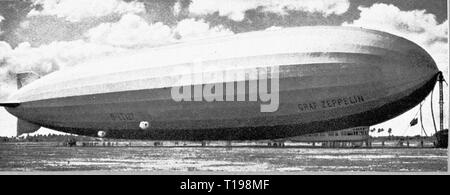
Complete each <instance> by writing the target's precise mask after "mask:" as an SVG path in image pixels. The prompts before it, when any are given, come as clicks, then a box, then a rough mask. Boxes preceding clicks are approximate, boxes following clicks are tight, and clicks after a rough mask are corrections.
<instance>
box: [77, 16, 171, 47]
mask: <svg viewBox="0 0 450 195" xmlns="http://www.w3.org/2000/svg"><path fill="white" fill-rule="evenodd" d="M86 36H87V37H88V38H89V40H90V41H91V42H93V43H99V44H107V45H112V46H119V47H144V46H147V47H151V46H156V45H161V44H166V43H168V42H171V41H172V32H171V28H170V27H169V26H166V25H164V24H163V23H161V22H158V23H155V24H151V25H150V24H148V23H147V22H146V21H145V20H144V19H142V18H141V17H139V16H137V15H134V14H126V15H124V16H123V17H122V18H121V19H120V20H119V21H118V22H117V23H104V24H101V25H99V26H97V27H95V28H92V29H90V30H89V31H88V32H87V33H86Z"/></svg>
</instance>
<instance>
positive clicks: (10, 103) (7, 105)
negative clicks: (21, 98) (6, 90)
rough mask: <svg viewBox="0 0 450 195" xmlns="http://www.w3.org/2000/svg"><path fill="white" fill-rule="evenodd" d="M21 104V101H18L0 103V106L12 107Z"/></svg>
mask: <svg viewBox="0 0 450 195" xmlns="http://www.w3.org/2000/svg"><path fill="white" fill-rule="evenodd" d="M19 105H20V103H18V102H8V103H0V106H3V107H11V108H14V107H17V106H19Z"/></svg>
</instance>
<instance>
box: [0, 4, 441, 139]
mask: <svg viewBox="0 0 450 195" xmlns="http://www.w3.org/2000/svg"><path fill="white" fill-rule="evenodd" d="M314 25H333V26H358V27H364V28H369V29H375V30H381V31H386V32H389V33H392V34H395V35H398V36H402V37H405V38H407V39H409V40H411V41H413V42H415V43H417V44H418V45H420V46H422V47H423V48H424V49H425V50H427V51H428V52H429V53H430V55H431V56H432V57H433V59H434V60H435V61H436V63H437V65H438V67H439V69H440V70H441V71H443V72H444V75H445V78H446V80H448V64H449V60H448V58H449V57H448V15H447V1H446V0H226V1H224V0H137V1H136V0H28V1H24V0H23V1H20V0H16V1H5V0H0V101H1V100H4V99H7V97H8V96H9V95H10V94H11V93H13V92H14V91H16V90H17V87H16V83H15V73H16V72H22V71H30V70H31V71H34V72H36V73H38V74H40V75H46V74H49V73H51V72H54V71H57V70H61V69H64V68H67V67H73V66H76V65H77V64H80V63H81V62H83V61H85V60H90V59H93V58H99V57H102V56H106V55H111V54H117V53H121V52H128V51H135V50H142V49H145V48H149V47H157V46H160V45H165V44H170V43H173V42H175V41H183V40H189V39H198V38H204V37H213V36H222V35H230V34H238V33H244V32H250V31H261V30H266V29H271V28H288V27H297V26H314ZM436 86H437V85H436ZM444 86H445V85H444ZM444 90H445V95H446V96H448V86H445V87H444ZM434 91H435V93H434V96H433V99H434V101H433V103H434V111H435V117H436V118H438V110H439V107H438V104H437V102H438V88H437V87H436V88H435V90H434ZM430 99H431V98H430V97H427V98H426V100H425V101H424V102H423V107H422V112H423V114H422V115H423V123H424V127H425V130H426V132H427V134H432V133H434V127H433V123H432V120H431V111H430ZM445 99H446V100H448V97H445ZM448 107H449V106H448V104H447V105H445V106H444V108H445V112H444V113H445V119H446V120H445V121H444V122H445V123H444V124H445V126H446V127H447V128H448V125H447V124H448V116H449V115H448ZM418 111H419V106H417V107H415V108H413V109H411V110H410V111H408V112H406V113H404V114H402V115H400V116H398V117H396V118H394V119H391V120H389V121H386V122H384V123H382V124H378V125H375V126H372V127H371V128H376V129H379V128H384V129H386V130H385V131H384V132H381V133H371V135H373V136H384V135H388V133H387V129H388V128H392V134H393V135H403V136H405V135H409V136H414V135H420V134H422V135H423V133H422V132H421V128H420V125H415V126H412V127H409V122H410V121H411V120H412V119H413V118H414V117H415V116H419V115H418V114H417V113H418ZM436 122H438V121H436ZM437 125H438V124H437ZM15 129H16V118H15V117H14V116H12V115H10V114H9V113H7V112H6V111H5V110H4V109H3V108H0V136H14V135H15V134H16V130H15ZM37 133H38V134H47V133H55V131H51V130H49V129H45V128H41V129H40V130H39V131H38V132H37Z"/></svg>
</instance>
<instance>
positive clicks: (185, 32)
mask: <svg viewBox="0 0 450 195" xmlns="http://www.w3.org/2000/svg"><path fill="white" fill-rule="evenodd" d="M174 33H175V34H176V35H177V36H180V39H182V40H189V39H197V38H207V37H215V36H224V35H230V34H234V33H233V32H232V31H231V30H229V29H227V28H225V27H223V26H221V25H219V26H215V27H211V26H210V25H209V24H208V23H206V22H205V21H204V20H195V19H192V18H191V19H184V20H182V21H180V22H179V23H178V24H177V26H176V27H175V28H174Z"/></svg>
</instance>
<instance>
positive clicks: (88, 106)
mask: <svg viewBox="0 0 450 195" xmlns="http://www.w3.org/2000/svg"><path fill="white" fill-rule="evenodd" d="M199 67H200V68H199ZM241 73H245V74H244V75H247V76H243V77H240V76H236V75H240V74H241ZM438 74H439V70H438V69H437V67H436V64H435V62H434V61H433V59H432V58H431V57H430V55H429V54H428V53H427V52H426V51H425V50H423V49H422V48H421V47H419V46H418V45H416V44H414V43H413V42H411V41H408V40H406V39H404V38H401V37H398V36H395V35H391V34H388V33H384V32H379V31H373V30H366V29H361V28H350V27H300V28H290V29H283V30H277V31H263V32H251V33H242V34H238V35H233V36H229V37H221V38H212V39H205V40H198V41H191V42H186V43H178V44H173V45H169V46H163V47H158V48H152V49H148V50H144V51H142V52H139V53H129V54H126V55H124V56H110V57H107V58H104V59H100V60H95V61H90V62H86V63H85V64H82V65H79V66H76V67H73V68H68V69H65V70H61V71H56V72H54V73H51V74H49V75H47V76H45V77H43V78H41V79H39V80H37V81H35V82H33V83H31V84H29V85H27V86H25V87H23V88H21V89H20V90H19V91H18V92H17V93H15V94H13V95H12V96H10V97H9V101H10V102H15V105H14V106H12V104H9V106H8V105H7V104H3V105H4V106H6V109H7V110H8V111H9V112H10V113H12V114H13V115H15V116H17V117H18V118H19V119H20V120H19V121H22V123H23V124H27V125H23V124H22V126H24V129H25V130H20V127H18V128H19V129H18V131H19V132H27V131H29V130H26V129H27V128H26V127H27V126H28V127H30V125H31V126H35V127H39V126H43V127H48V128H51V129H55V130H58V131H62V132H68V133H74V134H80V135H88V136H97V135H98V132H99V131H102V132H105V134H104V136H105V137H110V138H127V139H154V140H255V139H276V138H283V137H294V136H299V135H303V134H309V133H315V132H324V131H333V130H340V129H345V128H350V127H355V126H370V125H374V124H377V123H381V122H384V121H386V120H389V119H391V118H394V117H396V116H398V115H400V114H402V113H404V112H406V111H407V110H409V109H411V108H413V107H414V106H415V105H417V104H419V103H420V102H421V101H422V100H423V99H424V98H425V97H426V96H427V95H428V93H429V92H430V91H431V90H432V89H433V87H434V85H435V83H436V77H437V75H438ZM249 75H253V76H249ZM254 75H259V76H261V75H262V76H266V77H261V78H267V79H266V80H262V79H261V78H260V77H254ZM186 78H188V79H186ZM196 78H201V79H196ZM261 81H264V82H266V81H267V83H266V85H267V86H268V90H269V91H270V92H271V93H272V95H274V96H272V99H270V100H268V99H264V98H262V97H261V94H260V91H261V88H259V87H260V86H266V85H263V84H264V82H261ZM273 82H277V83H276V84H277V89H276V88H271V87H273V86H272V85H271V83H272V84H273ZM255 83H256V85H254V84H255ZM252 84H253V85H252ZM210 86H214V89H212V88H208V87H210ZM239 86H241V88H239ZM242 86H244V87H243V88H242ZM252 86H257V88H256V89H258V90H256V91H255V90H252V89H251V87H252ZM174 87H178V88H182V89H183V90H182V92H183V93H184V94H185V95H186V94H188V96H189V98H187V99H183V100H181V101H180V100H177V98H176V97H175V98H174V91H175V92H176V93H180V91H179V90H178V91H177V90H174ZM239 89H241V90H239ZM186 90H190V91H189V93H190V94H189V93H187V91H186ZM195 90H200V91H195ZM208 90H209V91H208ZM211 90H212V91H213V92H214V93H215V94H217V92H219V91H221V92H223V93H222V94H223V95H219V96H214V98H215V99H214V98H211V97H208V95H209V96H211V94H213V93H206V92H212V91H211ZM198 92H200V93H198ZM200 96H201V97H200ZM186 97H187V96H186ZM243 97H244V99H245V100H243V99H242V98H243ZM252 97H253V98H254V97H256V99H253V100H252ZM208 100H210V101H208ZM242 100H243V101H242ZM262 105H266V106H267V105H272V106H275V109H273V110H272V111H270V112H262V111H261V106H262ZM142 122H145V123H146V126H145V128H142V126H141V125H142ZM18 126H21V125H18ZM28 129H30V128H28ZM31 129H33V130H36V129H35V128H31Z"/></svg>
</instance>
